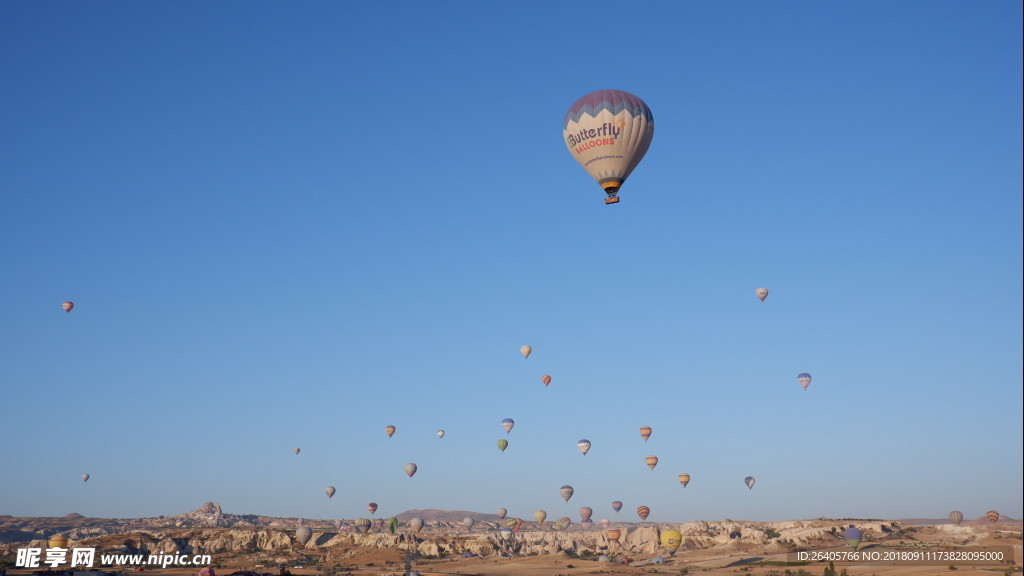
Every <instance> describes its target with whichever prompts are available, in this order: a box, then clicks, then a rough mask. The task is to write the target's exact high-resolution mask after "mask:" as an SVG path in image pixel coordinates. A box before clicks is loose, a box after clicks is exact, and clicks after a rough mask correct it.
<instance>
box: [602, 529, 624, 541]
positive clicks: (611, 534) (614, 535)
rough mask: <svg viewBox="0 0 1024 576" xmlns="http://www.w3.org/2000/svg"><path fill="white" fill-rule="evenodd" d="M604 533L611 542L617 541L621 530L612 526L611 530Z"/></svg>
mask: <svg viewBox="0 0 1024 576" xmlns="http://www.w3.org/2000/svg"><path fill="white" fill-rule="evenodd" d="M605 535H606V536H608V540H610V541H611V542H618V541H619V538H621V537H622V531H621V530H618V529H616V528H612V529H611V530H608V531H607V532H605Z"/></svg>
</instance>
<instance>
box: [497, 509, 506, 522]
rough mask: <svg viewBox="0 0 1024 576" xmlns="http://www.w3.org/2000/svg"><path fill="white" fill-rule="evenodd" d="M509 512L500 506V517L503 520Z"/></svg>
mask: <svg viewBox="0 0 1024 576" xmlns="http://www.w3.org/2000/svg"><path fill="white" fill-rule="evenodd" d="M506 514H508V510H506V509H504V508H498V518H499V519H501V520H504V519H505V515H506Z"/></svg>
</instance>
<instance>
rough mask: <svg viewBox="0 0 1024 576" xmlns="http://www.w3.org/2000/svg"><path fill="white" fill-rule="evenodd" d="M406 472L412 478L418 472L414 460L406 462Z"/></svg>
mask: <svg viewBox="0 0 1024 576" xmlns="http://www.w3.org/2000/svg"><path fill="white" fill-rule="evenodd" d="M405 473H406V474H408V475H409V478H412V475H413V474H415V473H416V465H415V464H413V463H412V462H409V463H408V464H406V465H405Z"/></svg>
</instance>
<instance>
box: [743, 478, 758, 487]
mask: <svg viewBox="0 0 1024 576" xmlns="http://www.w3.org/2000/svg"><path fill="white" fill-rule="evenodd" d="M755 481H756V480H754V477H753V476H747V477H746V478H744V479H743V483H744V484H746V485H747V488H749V489H751V490H753V489H754V482H755Z"/></svg>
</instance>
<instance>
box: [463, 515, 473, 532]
mask: <svg viewBox="0 0 1024 576" xmlns="http://www.w3.org/2000/svg"><path fill="white" fill-rule="evenodd" d="M473 524H474V521H473V519H472V518H470V517H469V516H466V517H465V518H463V519H462V525H463V526H465V527H466V530H472V529H473Z"/></svg>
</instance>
